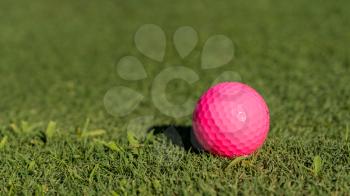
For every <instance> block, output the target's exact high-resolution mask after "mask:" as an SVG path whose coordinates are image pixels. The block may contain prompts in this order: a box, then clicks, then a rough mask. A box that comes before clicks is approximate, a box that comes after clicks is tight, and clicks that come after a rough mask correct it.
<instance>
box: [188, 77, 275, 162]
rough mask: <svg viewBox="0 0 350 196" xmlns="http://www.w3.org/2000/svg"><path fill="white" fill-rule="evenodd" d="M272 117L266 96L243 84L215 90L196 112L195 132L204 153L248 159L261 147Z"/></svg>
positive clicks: (200, 100) (200, 104)
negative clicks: (264, 97) (248, 156)
mask: <svg viewBox="0 0 350 196" xmlns="http://www.w3.org/2000/svg"><path fill="white" fill-rule="evenodd" d="M269 126H270V115H269V110H268V107H267V105H266V103H265V101H264V99H263V98H262V96H261V95H260V94H259V93H258V92H257V91H255V90H254V89H253V88H251V87H249V86H247V85H245V84H243V83H239V82H223V83H219V84H217V85H215V86H213V87H211V88H210V89H209V90H208V91H206V92H205V93H204V94H203V95H202V96H201V98H200V99H199V101H198V103H197V105H196V108H195V110H194V112H193V133H194V135H195V137H196V139H197V142H198V143H199V144H200V145H201V147H202V148H204V150H206V151H209V152H211V153H213V154H216V155H220V156H225V157H238V156H247V155H250V154H252V153H253V152H254V151H256V150H257V149H258V148H260V147H261V146H262V145H263V143H264V141H265V139H266V137H267V134H268V131H269Z"/></svg>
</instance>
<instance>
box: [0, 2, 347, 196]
mask: <svg viewBox="0 0 350 196" xmlns="http://www.w3.org/2000/svg"><path fill="white" fill-rule="evenodd" d="M349 7H350V4H349V2H348V1H346V0H337V1H321V0H319V1H316V0H311V1H302V0H298V1H293V2H290V1H288V2H287V1H277V0H274V1H273V0H262V1H256V2H254V3H253V2H247V1H244V0H238V1H228V0H227V1H219V2H211V1H207V0H202V1H199V0H196V1H192V2H188V1H177V2H170V1H156V0H151V1H148V2H138V1H134V0H131V1H112V0H106V1H100V2H97V1H68V0H64V1H50V2H49V1H43V0H34V1H30V2H29V1H10V0H3V1H1V2H0V95H1V96H0V166H1V167H0V176H1V178H0V194H3V195H6V194H20V193H24V194H32V193H38V194H42V193H43V194H44V193H47V194H57V193H59V194H63V195H65V194H82V193H83V194H97V193H102V194H119V195H126V194H128V195H134V194H164V195H193V194H208V195H215V193H219V194H225V195H231V194H243V195H252V194H254V195H267V194H276V195H300V194H304V195H309V194H312V195H321V194H331V195H346V194H348V193H349V190H350V174H349V171H350V156H349V154H350V144H349V139H350V138H349V134H350V132H349V122H348V120H349V119H350V113H349V110H350V88H349V83H350V79H349V78H350V77H349V74H350V70H349V69H350V60H349V49H348V48H349V45H350V34H349V32H350V24H349V23H350V20H348V18H350V13H349V12H348V8H349ZM147 23H153V24H157V25H159V26H161V27H162V28H163V29H164V31H165V32H166V35H167V39H168V41H169V42H168V45H167V53H166V57H165V63H157V62H155V61H151V60H149V59H147V58H146V57H144V56H143V55H142V54H140V53H139V52H138V51H137V49H136V48H135V46H134V43H133V36H134V33H135V31H136V30H137V29H138V27H139V26H140V25H143V24H147ZM184 25H189V26H192V27H194V28H195V29H196V30H197V31H198V34H199V37H200V40H199V44H198V45H197V47H196V48H195V50H194V51H193V52H192V53H191V55H190V56H189V57H188V58H186V59H184V60H181V59H180V58H179V57H178V55H177V54H176V51H175V50H174V48H173V45H172V44H171V36H172V34H173V32H174V31H176V29H177V28H178V27H180V26H184ZM213 34H224V35H227V36H228V37H229V38H231V39H232V40H233V42H234V44H235V53H236V54H235V59H234V60H233V61H232V62H231V63H230V64H228V65H226V66H224V67H222V68H218V69H215V70H210V71H203V70H200V69H199V66H198V64H199V58H200V52H201V47H202V46H203V44H204V42H205V41H206V39H207V38H209V36H210V35H213ZM125 55H135V56H137V57H138V58H139V59H140V60H142V62H144V65H145V68H146V71H147V73H148V74H149V76H150V77H149V78H147V79H146V80H144V81H143V82H129V81H125V80H123V79H121V78H119V77H118V76H117V74H115V72H114V66H115V62H117V60H118V59H119V58H120V57H123V56H125ZM179 63H180V64H183V65H185V66H188V67H190V68H192V69H194V70H196V71H197V72H198V73H199V74H200V81H198V82H197V83H196V86H195V87H194V86H192V87H191V86H186V85H184V84H182V83H180V84H179V85H175V84H174V85H172V89H171V90H172V92H170V97H179V100H177V99H176V98H175V99H174V101H181V100H182V97H187V96H189V97H191V98H195V99H197V98H198V97H199V95H200V94H201V93H202V91H203V90H204V89H205V88H207V87H208V85H209V84H210V83H211V81H212V79H213V78H215V76H217V75H218V74H220V73H221V72H222V71H223V70H234V71H236V72H238V73H239V74H240V75H241V76H242V79H243V82H245V83H247V84H249V85H251V86H253V87H254V88H256V89H257V90H258V91H259V92H260V93H261V94H262V95H263V96H264V98H265V99H266V101H267V103H268V105H269V108H270V111H271V130H270V133H269V137H268V139H267V141H266V143H265V145H264V146H263V148H262V149H261V150H260V151H258V152H257V153H256V154H254V155H253V156H252V157H249V158H245V159H236V160H230V159H226V158H220V157H215V156H212V155H210V154H207V153H203V152H201V153H198V152H194V151H192V150H187V149H184V148H181V147H178V146H175V145H173V144H171V143H170V142H169V141H167V139H166V138H165V135H164V134H154V135H149V137H148V139H146V140H145V141H139V140H135V138H133V137H132V135H131V136H130V135H129V136H128V135H127V130H126V128H125V123H126V122H128V121H129V120H131V119H132V118H134V117H137V116H139V115H144V114H153V113H155V115H156V118H155V124H154V125H173V124H174V125H176V126H184V127H188V126H190V125H191V118H190V117H189V116H187V117H184V118H181V119H171V118H168V117H166V116H164V115H162V114H161V113H158V112H157V110H155V109H154V107H153V105H152V104H150V103H147V102H146V103H144V104H142V105H141V106H140V108H138V110H137V111H136V113H133V114H131V115H130V116H128V117H125V118H116V117H113V116H111V115H109V114H107V112H106V110H105V109H104V106H103V97H104V95H105V93H106V92H107V90H108V89H110V88H111V87H113V86H116V85H128V86H130V87H132V88H134V89H136V90H138V91H139V92H141V93H144V94H147V93H148V92H149V88H148V86H147V85H148V84H150V83H151V82H152V79H153V78H154V76H156V74H157V73H158V72H159V71H161V70H162V69H163V67H166V66H169V65H172V64H179ZM86 119H91V121H90V123H89V125H88V126H84V123H85V122H86ZM48 125H49V126H48ZM160 131H162V130H160ZM132 138H133V139H132Z"/></svg>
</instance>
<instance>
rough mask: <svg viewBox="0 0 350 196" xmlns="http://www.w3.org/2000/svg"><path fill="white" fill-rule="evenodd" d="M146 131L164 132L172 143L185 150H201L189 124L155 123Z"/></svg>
mask: <svg viewBox="0 0 350 196" xmlns="http://www.w3.org/2000/svg"><path fill="white" fill-rule="evenodd" d="M148 131H153V133H154V134H155V135H157V134H164V135H165V136H166V137H167V138H168V139H169V140H170V141H171V142H172V143H173V144H174V145H176V146H179V147H181V148H184V149H185V150H186V151H190V152H194V153H199V152H201V151H202V150H201V148H200V146H199V144H198V142H197V140H196V138H195V137H194V135H193V131H192V127H190V126H176V125H157V126H152V127H150V128H149V129H148Z"/></svg>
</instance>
